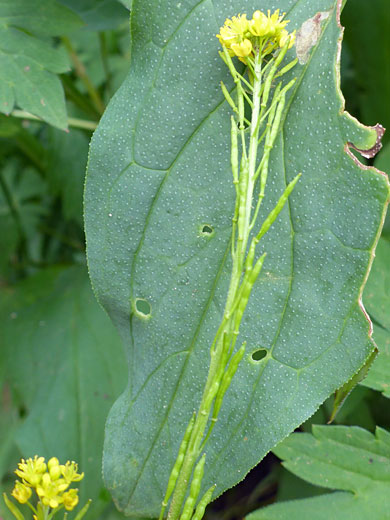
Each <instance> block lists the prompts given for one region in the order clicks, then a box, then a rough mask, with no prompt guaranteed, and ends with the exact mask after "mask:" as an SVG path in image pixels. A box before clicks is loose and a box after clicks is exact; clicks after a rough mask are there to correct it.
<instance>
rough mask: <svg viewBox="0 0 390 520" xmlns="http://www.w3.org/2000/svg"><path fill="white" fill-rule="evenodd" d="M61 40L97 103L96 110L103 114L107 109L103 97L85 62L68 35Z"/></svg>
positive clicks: (79, 75) (77, 72) (77, 73)
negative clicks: (88, 72)
mask: <svg viewBox="0 0 390 520" xmlns="http://www.w3.org/2000/svg"><path fill="white" fill-rule="evenodd" d="M61 40H62V42H63V44H64V45H65V48H66V50H67V51H68V54H69V56H70V59H71V60H72V62H73V65H74V68H75V72H76V75H77V76H78V77H79V78H80V80H81V81H82V82H83V84H84V86H85V88H86V89H87V92H88V94H89V97H90V98H91V100H92V102H93V104H94V105H95V108H96V110H97V111H98V113H99V114H100V115H102V114H103V112H104V110H105V106H104V103H103V100H102V98H101V97H100V94H99V92H98V91H97V90H96V88H95V87H94V84H93V83H92V81H91V79H90V77H89V76H88V74H87V71H86V70H85V67H84V64H83V63H82V62H81V61H80V59H79V57H78V56H77V54H76V51H75V50H74V48H73V45H72V43H71V41H70V40H69V38H68V37H66V36H62V37H61Z"/></svg>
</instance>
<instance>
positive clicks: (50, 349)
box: [0, 267, 126, 518]
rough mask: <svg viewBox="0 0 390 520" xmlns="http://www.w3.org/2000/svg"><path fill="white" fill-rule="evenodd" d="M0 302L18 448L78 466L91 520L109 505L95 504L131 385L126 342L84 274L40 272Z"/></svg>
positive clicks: (76, 269) (27, 453)
mask: <svg viewBox="0 0 390 520" xmlns="http://www.w3.org/2000/svg"><path fill="white" fill-rule="evenodd" d="M2 300H3V303H2V306H1V317H0V320H1V321H0V325H1V330H2V345H3V346H2V363H3V364H4V366H5V370H4V373H5V375H6V378H7V380H8V382H9V384H10V387H11V390H12V393H13V396H14V399H15V401H16V404H17V405H18V406H19V407H20V406H22V407H24V408H25V411H26V412H25V413H26V418H25V420H24V423H23V424H22V425H21V426H20V428H19V429H18V430H17V431H16V434H15V438H16V443H17V446H18V447H19V449H20V451H21V453H22V455H23V456H24V457H29V456H33V455H34V454H36V453H38V454H40V455H43V456H45V457H51V456H56V457H58V458H59V459H60V460H66V459H70V460H76V461H77V462H78V463H79V465H80V469H81V470H82V471H84V472H85V474H86V476H85V478H84V479H83V481H82V482H81V485H80V491H81V498H80V503H81V504H83V503H84V502H85V501H86V500H87V499H88V498H92V499H93V504H92V505H91V510H90V511H91V512H90V513H89V514H90V515H91V518H94V517H96V515H98V513H99V512H101V511H102V509H103V508H105V507H106V505H107V500H106V499H104V500H103V499H100V500H99V498H98V497H99V495H100V493H101V492H102V489H103V483H102V480H101V478H100V474H101V451H102V444H103V431H104V423H105V419H106V415H107V412H108V410H109V408H110V406H111V404H112V402H113V400H114V399H115V398H116V397H117V396H118V394H119V392H120V391H121V390H123V388H124V385H125V380H126V368H125V360H124V353H123V349H122V344H121V341H120V339H119V337H118V335H117V333H116V331H115V329H114V328H113V326H112V325H111V323H110V321H109V319H108V317H107V316H106V315H105V313H104V312H103V311H102V309H101V308H100V306H99V305H98V304H97V303H96V300H95V298H94V296H93V294H92V291H91V288H90V284H89V280H88V276H87V272H86V269H85V268H81V267H73V268H69V269H65V270H64V269H50V270H45V271H42V272H40V273H39V274H37V275H35V276H33V277H30V278H28V279H26V280H25V281H23V282H22V283H20V284H19V285H17V286H16V287H14V288H9V289H8V290H7V294H4V291H3V298H2ZM16 462H17V461H14V465H16ZM94 515H95V516H94Z"/></svg>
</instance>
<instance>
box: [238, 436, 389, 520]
mask: <svg viewBox="0 0 390 520" xmlns="http://www.w3.org/2000/svg"><path fill="white" fill-rule="evenodd" d="M274 452H275V453H276V454H277V455H278V457H280V458H281V459H282V460H283V461H284V462H283V465H284V466H285V467H286V468H287V469H288V470H289V471H291V472H292V473H294V474H295V475H297V476H299V477H301V478H303V479H304V480H306V481H308V482H310V483H312V484H315V485H317V486H322V487H325V488H328V489H334V490H342V492H340V491H338V492H334V493H332V494H326V495H321V496H319V497H314V498H306V499H302V500H294V501H287V502H281V503H279V504H275V505H272V506H269V507H266V508H264V509H261V510H259V511H256V512H255V513H252V514H251V515H249V516H248V517H247V519H248V520H295V519H297V520H298V519H302V520H309V519H312V518H316V519H318V520H325V519H326V520H339V519H341V518H342V519H345V520H349V519H351V520H352V519H357V520H366V518H383V520H386V519H388V518H390V514H389V510H390V498H389V497H390V471H389V468H390V464H389V463H390V434H389V433H388V432H387V431H386V430H383V429H381V428H379V427H378V428H377V429H376V433H375V435H373V434H372V433H370V432H368V431H366V430H363V429H362V428H358V427H348V426H313V434H309V433H293V434H292V435H290V436H289V437H288V438H287V439H286V440H285V441H283V442H282V443H281V444H280V445H279V446H277V448H276V449H274Z"/></svg>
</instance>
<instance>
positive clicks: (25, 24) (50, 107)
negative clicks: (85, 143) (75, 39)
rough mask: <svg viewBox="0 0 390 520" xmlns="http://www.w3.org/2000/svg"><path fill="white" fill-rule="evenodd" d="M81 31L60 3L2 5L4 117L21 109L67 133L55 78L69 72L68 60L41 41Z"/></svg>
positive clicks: (20, 0)
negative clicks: (16, 108)
mask: <svg viewBox="0 0 390 520" xmlns="http://www.w3.org/2000/svg"><path fill="white" fill-rule="evenodd" d="M81 25H82V22H81V20H80V19H79V18H78V17H77V16H76V15H75V14H74V13H72V12H71V11H70V10H69V9H67V8H66V7H64V6H62V5H60V4H59V3H58V2H56V1H55V0H1V1H0V111H1V112H2V113H4V114H9V113H10V112H12V110H13V109H14V107H15V105H17V106H18V107H20V108H22V109H23V110H27V111H28V112H31V113H33V114H35V115H37V116H39V117H41V118H42V119H43V120H45V121H47V122H48V123H50V124H51V125H53V126H57V127H59V128H62V129H64V128H66V127H67V119H66V109H65V99H64V92H63V89H62V85H61V82H60V80H59V78H58V77H57V76H56V74H59V73H61V72H65V71H67V70H69V63H68V59H67V57H66V55H65V53H64V52H63V51H62V50H61V49H56V48H53V46H52V45H51V43H50V41H47V40H42V39H40V38H41V37H42V36H44V37H47V36H57V35H60V34H64V33H67V32H69V31H72V30H75V29H77V28H78V27H80V26H81ZM26 31H27V32H26ZM31 32H32V33H35V35H34V34H30V33H31ZM36 36H38V37H36Z"/></svg>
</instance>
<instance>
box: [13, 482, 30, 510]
mask: <svg viewBox="0 0 390 520" xmlns="http://www.w3.org/2000/svg"><path fill="white" fill-rule="evenodd" d="M11 495H12V496H13V497H14V498H16V500H17V501H18V502H20V503H21V504H25V503H26V502H27V500H28V499H29V498H30V497H31V488H29V487H28V486H26V485H25V484H22V483H21V482H19V481H18V480H16V481H15V487H14V489H13V490H12V492H11Z"/></svg>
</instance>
